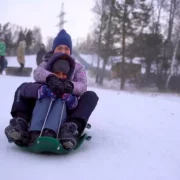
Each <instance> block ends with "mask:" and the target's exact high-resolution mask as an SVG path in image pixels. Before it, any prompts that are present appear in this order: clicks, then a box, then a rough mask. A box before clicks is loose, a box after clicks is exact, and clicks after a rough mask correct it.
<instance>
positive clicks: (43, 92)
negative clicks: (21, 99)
mask: <svg viewBox="0 0 180 180" xmlns="http://www.w3.org/2000/svg"><path fill="white" fill-rule="evenodd" d="M46 97H49V98H52V99H55V98H56V95H55V94H54V93H52V91H51V90H50V89H49V88H48V87H47V85H42V86H41V87H40V88H39V89H38V99H43V98H46Z"/></svg>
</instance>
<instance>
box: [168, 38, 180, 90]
mask: <svg viewBox="0 0 180 180" xmlns="http://www.w3.org/2000/svg"><path fill="white" fill-rule="evenodd" d="M179 41H180V36H179V37H178V39H177V41H176V45H175V48H174V52H173V57H172V61H171V67H170V69H169V70H170V72H169V75H168V78H167V81H166V89H168V87H169V82H170V79H171V77H172V76H173V74H174V67H175V64H176V55H177V51H178V44H179Z"/></svg>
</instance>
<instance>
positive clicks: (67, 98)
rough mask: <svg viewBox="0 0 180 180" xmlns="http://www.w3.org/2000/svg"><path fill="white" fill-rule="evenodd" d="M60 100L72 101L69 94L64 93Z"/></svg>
mask: <svg viewBox="0 0 180 180" xmlns="http://www.w3.org/2000/svg"><path fill="white" fill-rule="evenodd" d="M61 98H62V100H63V101H65V102H71V101H72V100H73V96H72V95H71V94H69V93H64V94H63V95H62V96H61Z"/></svg>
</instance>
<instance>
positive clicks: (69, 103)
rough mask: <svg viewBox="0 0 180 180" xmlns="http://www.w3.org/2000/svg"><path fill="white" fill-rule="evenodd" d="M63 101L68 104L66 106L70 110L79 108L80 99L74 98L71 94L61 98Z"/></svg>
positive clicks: (65, 94)
mask: <svg viewBox="0 0 180 180" xmlns="http://www.w3.org/2000/svg"><path fill="white" fill-rule="evenodd" d="M61 99H62V101H65V102H66V106H67V108H68V109H73V108H75V107H76V106H77V104H78V99H77V97H76V96H73V95H72V94H69V93H64V94H63V95H62V96H61Z"/></svg>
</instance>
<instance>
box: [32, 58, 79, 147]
mask: <svg viewBox="0 0 180 180" xmlns="http://www.w3.org/2000/svg"><path fill="white" fill-rule="evenodd" d="M58 56H59V55H55V56H54V58H52V59H53V60H54V62H53V63H51V66H52V67H51V68H50V69H51V71H52V72H53V74H55V75H56V76H57V77H58V78H59V79H60V80H66V79H67V77H68V75H69V74H70V72H71V68H72V67H73V66H71V68H70V62H69V61H68V60H66V59H57V58H56V57H58ZM59 97H60V98H57V97H56V95H55V94H54V93H52V92H51V90H50V89H49V88H48V86H47V85H42V86H41V87H40V88H39V90H38V100H37V101H36V105H35V108H34V110H33V115H32V120H31V125H30V128H29V132H30V141H29V145H31V144H33V143H34V141H35V140H36V139H37V138H38V137H39V136H40V135H42V136H49V137H54V138H56V137H58V134H59V130H60V125H61V124H62V123H63V122H64V121H65V120H66V116H67V115H66V107H67V109H73V108H75V107H76V106H77V103H78V100H77V97H76V96H73V95H72V94H69V93H63V94H59ZM51 102H53V104H52V106H51V109H50V112H49V113H48V117H47V119H46V115H47V112H48V108H49V105H50V103H51ZM64 102H66V106H65V105H64ZM45 119H46V122H44V121H45ZM42 128H43V131H42V133H41V130H42Z"/></svg>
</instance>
